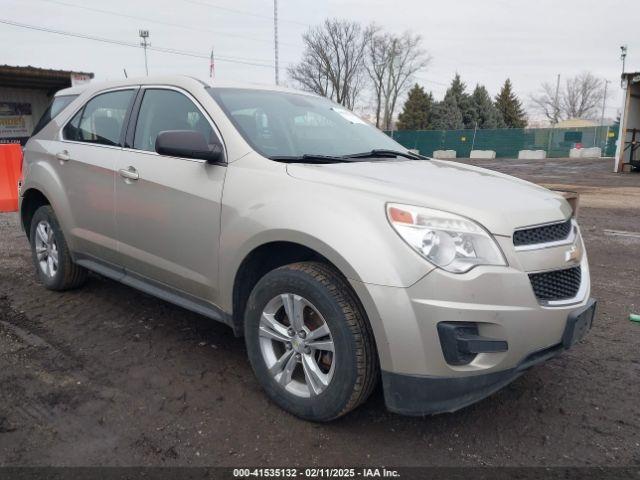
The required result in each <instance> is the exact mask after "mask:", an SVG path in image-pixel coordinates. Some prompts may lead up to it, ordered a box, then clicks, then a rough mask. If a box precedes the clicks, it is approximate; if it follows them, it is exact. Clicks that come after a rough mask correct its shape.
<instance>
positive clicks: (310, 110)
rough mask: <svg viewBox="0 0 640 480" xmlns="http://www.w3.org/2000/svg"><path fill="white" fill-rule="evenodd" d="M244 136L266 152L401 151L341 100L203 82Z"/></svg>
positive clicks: (273, 154) (290, 154)
mask: <svg viewBox="0 0 640 480" xmlns="http://www.w3.org/2000/svg"><path fill="white" fill-rule="evenodd" d="M208 90H209V93H210V94H211V95H212V96H213V98H214V99H215V100H216V101H217V102H218V104H219V105H220V107H221V108H222V109H223V110H224V111H225V113H226V114H227V116H228V117H229V118H230V119H231V121H232V122H233V124H234V125H235V126H236V128H237V129H238V131H239V132H240V133H241V134H242V136H243V137H244V139H245V140H247V142H249V144H250V145H251V146H252V147H253V148H254V149H255V150H256V151H257V152H258V153H260V154H262V155H264V156H266V157H273V158H275V157H301V156H302V155H328V156H344V155H353V154H356V153H363V152H369V151H371V150H381V149H385V150H396V151H401V152H406V151H407V150H406V149H405V148H404V147H402V146H401V145H400V144H398V143H397V142H395V141H394V140H392V139H391V138H389V137H388V136H387V135H385V134H384V133H382V132H381V131H380V130H378V129H377V128H375V127H373V126H371V125H369V124H368V123H366V122H365V121H364V120H362V119H360V118H359V117H357V116H356V115H354V114H353V113H351V112H350V111H349V110H346V109H345V108H344V107H342V106H341V105H338V104H335V103H333V102H331V101H329V100H327V99H325V98H321V97H314V96H310V95H303V94H297V93H288V92H276V91H267V90H250V89H236V88H209V89H208Z"/></svg>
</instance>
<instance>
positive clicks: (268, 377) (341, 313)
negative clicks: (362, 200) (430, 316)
mask: <svg viewBox="0 0 640 480" xmlns="http://www.w3.org/2000/svg"><path fill="white" fill-rule="evenodd" d="M279 305H281V306H279ZM296 305H297V307H296ZM287 308H288V309H287ZM296 311H297V312H300V311H302V312H303V313H302V322H303V323H302V325H303V327H302V330H304V331H305V332H306V333H304V336H303V335H302V334H301V333H296V332H295V329H293V330H291V329H290V327H291V325H292V324H291V321H290V320H289V313H288V312H296ZM293 317H295V318H300V317H298V316H296V315H295V313H294V314H293ZM273 320H275V321H276V323H277V324H276V323H274V322H273ZM294 323H296V322H294ZM278 324H279V325H278ZM299 325H301V324H300V323H299V321H298V322H297V325H295V324H294V325H293V326H299ZM283 328H284V330H283ZM325 328H328V332H329V333H328V334H326V335H324V336H323V335H322V334H323V333H324V332H326V329H325ZM298 331H300V330H298ZM319 332H321V333H319ZM244 333H245V341H246V345H247V352H248V356H249V361H250V362H251V366H252V367H253V371H254V372H255V375H256V377H257V379H258V381H259V383H260V385H261V386H262V388H263V389H264V390H265V392H266V393H267V395H268V396H269V397H270V398H271V399H272V400H273V401H274V402H275V403H276V404H278V405H279V406H280V407H281V408H283V409H284V410H286V411H288V412H290V413H292V414H293V415H295V416H297V417H300V418H302V419H305V420H310V421H316V422H327V421H330V420H333V419H336V418H338V417H340V416H342V415H345V414H346V413H348V412H349V411H351V410H353V409H354V408H356V407H357V406H358V405H360V404H361V403H363V402H364V401H365V400H366V399H367V398H368V397H369V395H370V394H371V392H372V391H373V389H374V387H375V385H376V382H377V380H378V375H379V367H378V358H377V353H376V348H375V342H374V338H373V334H372V332H371V327H370V326H369V323H368V321H367V319H366V316H365V314H364V312H363V310H362V308H361V307H360V305H359V303H358V301H357V299H356V297H355V294H354V293H353V291H352V290H351V287H350V286H349V284H348V283H347V282H346V280H345V279H344V278H343V277H342V276H341V275H340V274H339V273H338V272H336V271H335V270H334V269H332V268H330V267H328V266H326V265H324V264H321V263H316V262H301V263H295V264H291V265H286V266H284V267H280V268H277V269H275V270H273V271H271V272H269V273H268V274H267V275H265V276H264V277H263V278H262V279H260V281H259V282H258V283H257V284H256V286H255V288H254V289H253V291H252V292H251V295H250V297H249V300H248V302H247V308H246V310H245V321H244ZM292 334H293V336H292ZM274 337H276V338H277V339H275V340H274ZM283 337H284V340H283ZM287 339H288V340H287ZM287 342H288V343H289V345H287ZM305 342H306V343H305ZM328 348H333V352H331V351H330V350H328ZM287 356H288V357H287ZM285 357H286V358H285ZM292 357H294V358H296V360H295V361H294V360H292V359H291V358H292ZM285 360H286V364H285V366H284V368H282V364H283V361H285ZM279 362H280V363H279ZM279 365H280V366H279ZM274 372H281V373H277V374H276V373H274ZM291 372H292V373H291ZM318 372H319V373H318Z"/></svg>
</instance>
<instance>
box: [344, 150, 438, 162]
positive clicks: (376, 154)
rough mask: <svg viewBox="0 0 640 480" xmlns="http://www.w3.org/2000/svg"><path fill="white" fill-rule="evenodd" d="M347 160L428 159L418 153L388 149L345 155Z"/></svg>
mask: <svg viewBox="0 0 640 480" xmlns="http://www.w3.org/2000/svg"><path fill="white" fill-rule="evenodd" d="M345 157H346V158H393V157H404V158H410V159H411V160H426V159H427V157H424V156H422V155H418V154H417V153H411V152H401V151H399V150H386V149H377V150H371V151H370V152H363V153H354V154H352V155H345Z"/></svg>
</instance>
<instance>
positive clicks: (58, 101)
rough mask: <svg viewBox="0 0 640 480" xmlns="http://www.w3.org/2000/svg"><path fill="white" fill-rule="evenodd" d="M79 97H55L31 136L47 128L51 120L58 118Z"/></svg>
mask: <svg viewBox="0 0 640 480" xmlns="http://www.w3.org/2000/svg"><path fill="white" fill-rule="evenodd" d="M77 96H78V95H61V96H59V97H54V98H53V101H52V102H51V103H50V104H49V106H48V107H47V109H46V110H45V111H44V113H43V114H42V117H40V120H39V121H38V123H37V124H36V126H35V128H34V129H33V133H32V134H31V135H35V134H36V133H38V132H39V131H40V130H42V129H43V128H44V127H46V126H47V124H48V123H49V122H50V121H51V120H53V119H54V118H56V117H57V116H58V114H59V113H60V112H61V111H62V110H64V108H65V107H66V106H67V105H69V104H70V103H71V102H73V101H74V100H75V99H76V97H77Z"/></svg>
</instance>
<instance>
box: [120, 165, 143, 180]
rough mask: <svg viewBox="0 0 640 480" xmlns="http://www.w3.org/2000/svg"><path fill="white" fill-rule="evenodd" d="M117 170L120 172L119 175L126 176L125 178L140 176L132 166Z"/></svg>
mask: <svg viewBox="0 0 640 480" xmlns="http://www.w3.org/2000/svg"><path fill="white" fill-rule="evenodd" d="M118 172H119V173H120V176H121V177H122V178H126V179H127V180H138V179H139V178H140V175H138V171H137V170H136V169H135V168H133V167H129V168H126V169H125V168H122V169H120V170H118Z"/></svg>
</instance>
